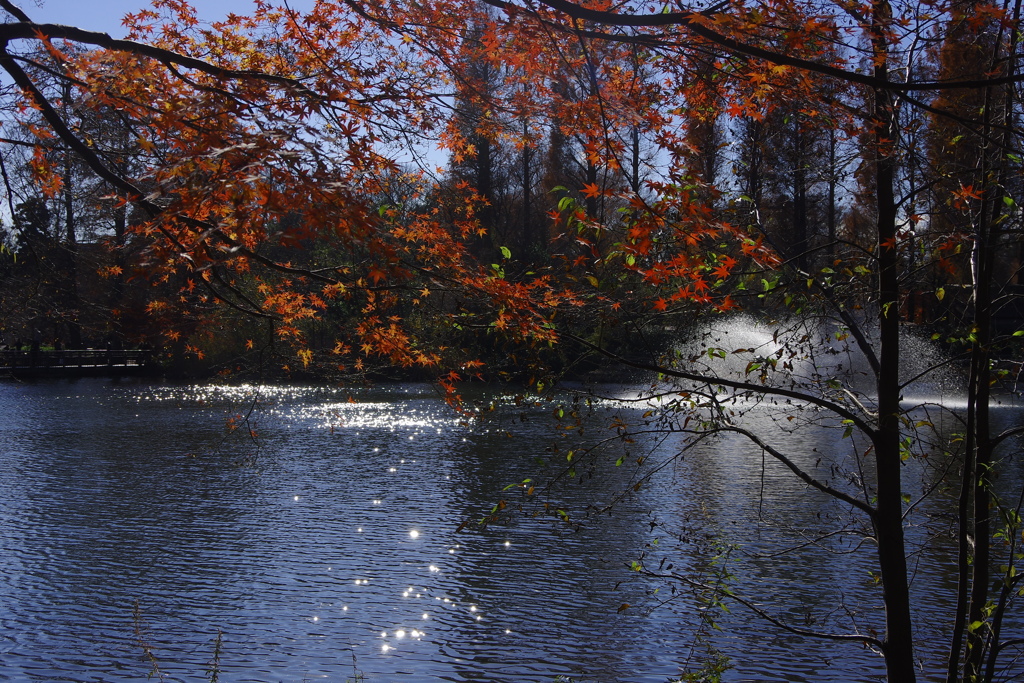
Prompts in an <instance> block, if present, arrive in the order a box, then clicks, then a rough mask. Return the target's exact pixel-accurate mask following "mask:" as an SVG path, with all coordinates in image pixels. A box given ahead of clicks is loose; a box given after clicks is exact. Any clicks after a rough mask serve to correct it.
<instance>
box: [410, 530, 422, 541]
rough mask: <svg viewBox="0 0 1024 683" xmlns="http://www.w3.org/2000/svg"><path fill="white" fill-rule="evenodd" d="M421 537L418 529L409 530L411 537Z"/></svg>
mask: <svg viewBox="0 0 1024 683" xmlns="http://www.w3.org/2000/svg"><path fill="white" fill-rule="evenodd" d="M419 537H420V532H418V531H416V530H415V529H413V530H412V531H410V532H409V538H411V539H413V540H416V539H417V538H419Z"/></svg>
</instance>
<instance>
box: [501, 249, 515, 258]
mask: <svg viewBox="0 0 1024 683" xmlns="http://www.w3.org/2000/svg"><path fill="white" fill-rule="evenodd" d="M501 255H502V256H504V257H505V258H512V250H511V249H509V248H508V247H501Z"/></svg>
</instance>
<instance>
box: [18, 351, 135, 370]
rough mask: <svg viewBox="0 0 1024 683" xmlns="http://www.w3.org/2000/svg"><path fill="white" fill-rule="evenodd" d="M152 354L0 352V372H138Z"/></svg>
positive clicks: (131, 352)
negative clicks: (49, 370)
mask: <svg viewBox="0 0 1024 683" xmlns="http://www.w3.org/2000/svg"><path fill="white" fill-rule="evenodd" d="M152 358H153V352H152V351H143V350H126V349H68V350H66V351H31V350H29V351H12V350H5V351H0V368H5V369H8V370H12V371H15V370H47V369H55V370H56V369H61V368H66V369H69V370H70V369H75V368H81V369H85V368H141V367H145V366H146V365H148V364H149V363H150V361H151V360H152Z"/></svg>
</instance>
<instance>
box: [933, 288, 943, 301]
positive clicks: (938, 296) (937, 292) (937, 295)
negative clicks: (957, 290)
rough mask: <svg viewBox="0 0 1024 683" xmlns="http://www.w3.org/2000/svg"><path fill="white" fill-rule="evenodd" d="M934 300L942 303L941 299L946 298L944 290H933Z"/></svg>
mask: <svg viewBox="0 0 1024 683" xmlns="http://www.w3.org/2000/svg"><path fill="white" fill-rule="evenodd" d="M935 298H936V299H938V300H939V301H942V300H943V299H945V298H946V290H945V288H943V287H939V288H938V289H936V290H935Z"/></svg>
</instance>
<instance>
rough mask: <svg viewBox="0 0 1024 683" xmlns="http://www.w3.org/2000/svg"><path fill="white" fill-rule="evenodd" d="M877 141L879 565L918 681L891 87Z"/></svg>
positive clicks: (910, 677)
mask: <svg viewBox="0 0 1024 683" xmlns="http://www.w3.org/2000/svg"><path fill="white" fill-rule="evenodd" d="M891 16H892V14H891V10H890V7H889V4H888V2H887V0H875V2H874V3H873V26H872V43H873V47H874V57H875V76H876V77H878V78H879V79H880V80H883V81H884V80H886V79H887V77H888V67H887V62H888V40H887V37H886V31H887V27H888V23H889V21H890V17H891ZM873 94H874V103H873V112H872V114H873V116H872V119H873V120H872V122H871V123H872V128H871V143H872V148H873V156H874V159H873V160H874V172H875V199H876V210H877V221H878V222H877V228H876V230H877V238H878V244H877V252H878V253H877V258H878V325H879V333H880V338H879V344H880V348H879V354H878V355H879V365H880V368H879V369H880V372H879V374H878V432H877V436H876V438H875V443H874V447H875V467H876V472H877V477H878V490H877V495H878V505H877V512H876V514H875V518H874V526H875V535H876V538H877V542H878V564H879V571H880V574H881V578H882V592H883V601H884V603H885V627H886V632H885V639H884V655H885V668H886V675H887V678H888V680H889V683H913V682H914V681H915V680H916V678H917V673H916V671H915V668H914V640H913V629H912V626H911V611H910V590H909V587H908V585H907V558H906V548H905V542H904V537H903V499H902V494H903V492H902V472H901V468H902V459H901V457H900V455H901V454H900V419H899V418H900V383H899V359H900V317H899V316H900V305H899V259H898V251H897V245H896V223H897V218H898V216H897V207H896V199H895V195H894V187H895V167H896V160H895V147H896V144H895V142H896V136H897V135H898V132H899V131H898V126H897V117H896V109H895V105H894V103H893V98H892V95H891V93H889V92H888V91H883V90H875V91H874V93H873Z"/></svg>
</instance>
